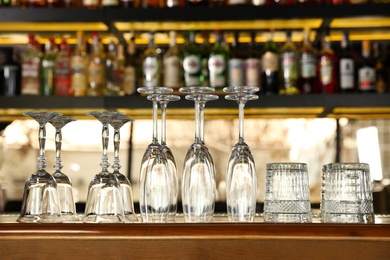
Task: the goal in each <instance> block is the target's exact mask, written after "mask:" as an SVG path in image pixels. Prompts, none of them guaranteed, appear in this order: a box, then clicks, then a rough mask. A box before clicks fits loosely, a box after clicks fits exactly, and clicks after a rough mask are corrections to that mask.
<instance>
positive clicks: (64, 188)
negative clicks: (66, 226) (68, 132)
mask: <svg viewBox="0 0 390 260" xmlns="http://www.w3.org/2000/svg"><path fill="white" fill-rule="evenodd" d="M73 121H76V119H73V118H69V117H63V116H57V117H55V118H53V119H51V120H50V121H49V123H50V124H52V125H53V126H54V128H55V129H56V133H55V144H56V160H55V164H54V169H55V172H54V174H53V177H54V179H55V180H56V182H57V190H58V196H59V198H60V206H61V214H62V217H63V218H64V220H65V221H66V222H73V221H78V220H79V217H78V215H77V212H76V205H75V201H74V196H73V189H72V182H71V180H70V178H69V177H68V176H67V175H66V174H64V173H63V172H62V168H63V165H62V159H61V145H62V131H61V129H62V128H63V127H64V126H65V125H66V124H68V123H70V122H73Z"/></svg>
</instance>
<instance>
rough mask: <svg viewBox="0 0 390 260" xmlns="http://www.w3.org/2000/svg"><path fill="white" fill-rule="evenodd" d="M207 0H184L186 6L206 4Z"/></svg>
mask: <svg viewBox="0 0 390 260" xmlns="http://www.w3.org/2000/svg"><path fill="white" fill-rule="evenodd" d="M207 4H208V3H207V0H186V3H185V6H186V7H196V6H206V5H207Z"/></svg>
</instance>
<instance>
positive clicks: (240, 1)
mask: <svg viewBox="0 0 390 260" xmlns="http://www.w3.org/2000/svg"><path fill="white" fill-rule="evenodd" d="M248 4H249V0H227V5H229V6H230V5H231V6H237V5H248Z"/></svg>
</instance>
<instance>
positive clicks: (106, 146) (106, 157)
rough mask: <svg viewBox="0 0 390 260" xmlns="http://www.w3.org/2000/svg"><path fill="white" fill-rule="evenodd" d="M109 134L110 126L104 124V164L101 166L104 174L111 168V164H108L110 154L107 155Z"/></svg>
mask: <svg viewBox="0 0 390 260" xmlns="http://www.w3.org/2000/svg"><path fill="white" fill-rule="evenodd" d="M108 134H109V133H108V124H103V130H102V143H103V157H102V162H101V164H100V166H101V167H102V171H103V172H106V171H108V167H110V163H109V162H108V154H107V148H108V138H109V136H108Z"/></svg>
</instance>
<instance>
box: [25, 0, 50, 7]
mask: <svg viewBox="0 0 390 260" xmlns="http://www.w3.org/2000/svg"><path fill="white" fill-rule="evenodd" d="M28 7H33V8H37V7H47V0H28Z"/></svg>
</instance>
